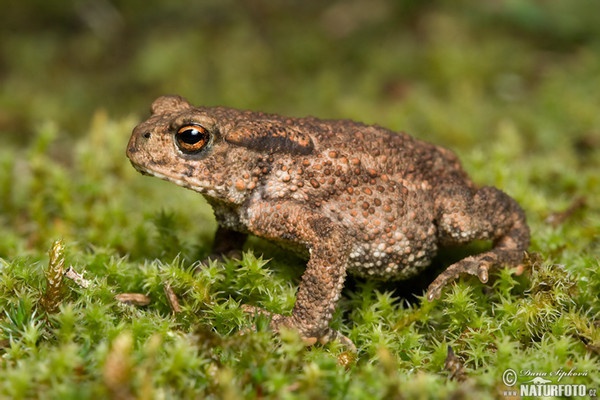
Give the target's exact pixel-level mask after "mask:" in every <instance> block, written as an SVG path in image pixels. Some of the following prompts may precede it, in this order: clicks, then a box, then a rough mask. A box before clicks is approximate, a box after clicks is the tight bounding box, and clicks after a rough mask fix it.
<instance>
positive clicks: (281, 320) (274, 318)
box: [242, 304, 357, 353]
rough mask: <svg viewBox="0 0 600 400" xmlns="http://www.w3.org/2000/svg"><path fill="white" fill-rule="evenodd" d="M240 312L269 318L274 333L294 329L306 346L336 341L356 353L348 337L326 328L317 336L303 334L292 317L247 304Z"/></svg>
mask: <svg viewBox="0 0 600 400" xmlns="http://www.w3.org/2000/svg"><path fill="white" fill-rule="evenodd" d="M242 310H243V311H244V312H246V313H248V314H251V315H254V316H256V315H264V316H267V317H269V318H271V323H270V327H271V329H273V331H275V332H279V329H280V328H282V327H284V328H288V329H294V330H296V331H298V332H299V333H300V337H301V338H302V341H303V342H304V343H305V344H306V345H307V346H312V345H314V344H316V343H317V342H318V343H321V344H326V343H328V342H330V341H334V340H337V341H339V342H340V343H341V344H342V345H344V346H345V347H346V348H348V350H350V351H352V352H353V353H356V351H357V350H356V346H355V345H354V343H353V342H352V340H350V339H349V338H348V337H346V336H344V335H342V334H341V333H340V332H338V331H336V330H333V329H331V328H327V329H326V331H325V332H323V333H322V334H321V335H319V336H315V335H310V334H306V333H305V332H303V331H304V330H303V329H302V326H300V324H298V322H297V321H295V319H294V317H293V316H285V315H281V314H274V313H271V312H269V311H266V310H264V309H262V308H260V307H255V306H250V305H247V304H244V305H242Z"/></svg>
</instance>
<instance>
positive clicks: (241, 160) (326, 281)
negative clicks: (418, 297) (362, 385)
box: [127, 96, 529, 343]
mask: <svg viewBox="0 0 600 400" xmlns="http://www.w3.org/2000/svg"><path fill="white" fill-rule="evenodd" d="M127 156H128V157H129V159H130V160H131V162H132V164H133V165H134V167H135V168H136V169H137V170H139V171H140V172H142V173H144V174H149V175H154V176H156V177H159V178H162V179H165V180H168V181H171V182H174V183H176V184H177V185H180V186H183V187H186V188H189V189H192V190H195V191H197V192H200V193H201V194H203V195H204V197H205V198H206V199H207V201H208V202H209V203H210V204H211V205H212V207H213V209H214V213H215V216H216V218H217V222H218V224H219V229H218V230H217V234H216V238H215V245H216V249H215V250H217V251H219V252H223V251H226V250H229V249H231V248H233V246H239V245H240V242H241V241H242V240H243V239H244V238H245V235H246V234H253V235H256V236H259V237H262V238H265V239H268V240H271V241H273V242H276V243H278V244H280V245H282V246H283V247H286V248H289V249H293V250H295V251H297V252H299V253H300V254H302V255H305V256H306V257H307V258H308V265H307V268H306V271H305V272H304V275H303V276H302V281H301V282H300V286H299V289H298V294H297V299H296V304H295V306H294V309H293V311H292V314H291V315H290V316H282V315H273V318H272V322H271V325H272V326H273V328H275V329H277V328H278V327H280V326H287V327H292V328H295V329H297V330H298V331H299V332H300V334H301V335H302V337H303V338H304V339H305V340H306V341H307V342H308V343H314V342H316V341H321V342H326V341H327V340H329V339H332V338H340V339H342V340H345V341H347V339H345V338H344V337H343V336H341V335H340V334H339V333H337V332H336V331H334V330H332V329H330V328H329V321H330V319H331V317H332V313H333V311H334V309H335V306H336V303H337V301H338V299H339V298H340V293H341V290H342V287H343V285H344V279H345V277H346V272H349V273H351V274H356V275H359V276H364V277H372V278H378V279H385V280H393V279H406V278H408V277H411V276H413V275H415V274H417V273H419V271H421V270H422V269H423V268H425V267H426V266H427V265H429V264H430V262H431V259H432V257H434V255H435V254H436V252H437V250H438V247H440V246H445V245H455V244H462V243H468V242H470V241H473V240H476V239H483V240H491V241H492V243H493V247H492V248H491V250H489V251H486V252H483V253H481V254H478V255H474V256H470V257H467V258H464V259H463V260H461V261H459V262H457V263H455V264H453V265H451V266H450V267H448V268H447V269H446V270H445V271H444V272H442V273H441V274H440V275H439V276H438V277H437V278H436V279H435V280H434V281H433V283H431V285H430V286H429V288H428V291H427V296H428V298H429V299H430V300H431V299H433V298H434V297H438V296H439V294H440V291H441V289H442V288H443V287H444V285H446V284H447V283H448V282H450V281H452V280H454V279H456V278H457V277H458V276H459V275H460V274H472V275H477V276H478V277H479V279H480V280H481V281H482V282H486V281H487V279H488V271H489V270H490V269H491V268H493V267H500V266H502V265H505V266H516V265H518V264H519V263H520V262H521V261H522V258H523V255H524V251H525V250H526V249H527V247H528V245H529V228H528V227H527V224H526V222H525V214H524V213H523V210H522V209H521V208H520V207H519V205H518V204H517V203H516V202H515V201H514V200H513V199H512V198H510V197H509V196H507V195H506V194H505V193H503V192H502V191H500V190H498V189H496V188H494V187H489V186H486V187H481V188H478V187H476V186H475V185H474V184H473V183H472V182H471V180H470V179H469V178H468V176H467V174H466V173H465V172H464V171H463V170H462V168H461V166H460V163H459V161H458V159H457V157H456V156H455V155H454V154H453V153H452V152H450V151H449V150H446V149H444V148H441V147H438V146H435V145H433V144H429V143H426V142H422V141H419V140H417V139H415V138H413V137H411V136H408V135H406V134H403V133H394V132H391V131H389V130H387V129H384V128H381V127H377V126H367V125H364V124H361V123H357V122H353V121H326V120H319V119H316V118H287V117H282V116H279V115H270V114H264V113H258V112H250V111H239V110H235V109H230V108H223V107H215V108H208V107H193V106H192V105H190V104H189V103H188V102H187V101H186V100H184V99H183V98H181V97H178V96H164V97H160V98H158V99H157V100H156V101H154V103H153V104H152V115H151V117H150V118H149V119H148V120H147V121H145V122H143V123H141V124H139V125H138V126H137V127H136V128H135V129H134V131H133V134H132V136H131V139H130V141H129V145H128V147H127ZM236 242H237V243H236ZM249 310H252V311H253V312H260V311H259V310H258V309H256V308H252V307H250V308H249ZM347 342H348V341H347Z"/></svg>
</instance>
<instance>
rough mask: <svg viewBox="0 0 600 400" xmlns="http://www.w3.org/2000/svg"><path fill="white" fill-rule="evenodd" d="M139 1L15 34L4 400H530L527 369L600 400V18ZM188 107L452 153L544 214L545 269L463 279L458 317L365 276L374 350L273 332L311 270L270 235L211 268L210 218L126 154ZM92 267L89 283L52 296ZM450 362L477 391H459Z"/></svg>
mask: <svg viewBox="0 0 600 400" xmlns="http://www.w3.org/2000/svg"><path fill="white" fill-rule="evenodd" d="M123 3H124V4H118V5H114V6H112V5H111V3H108V2H106V3H103V2H97V4H98V5H97V6H93V4H96V3H92V2H90V3H86V4H87V5H82V4H83V3H82V4H78V3H76V2H73V3H68V4H66V3H61V2H58V3H55V2H42V1H31V2H28V3H27V4H25V3H23V4H20V5H13V6H11V7H9V8H8V9H7V10H4V12H3V15H2V17H0V19H1V22H2V24H0V26H1V28H0V29H1V36H2V41H1V42H0V44H1V49H0V50H1V53H0V62H1V64H0V66H1V68H0V71H1V79H2V86H1V88H0V104H1V108H0V131H1V136H0V143H1V146H0V193H1V197H0V376H1V377H2V378H1V379H0V397H2V398H15V399H19V398H61V399H63V398H77V399H81V398H105V397H108V396H112V397H114V398H134V397H137V398H226V399H235V398H317V399H318V398H323V399H325V398H340V399H341V398H346V399H359V398H368V399H371V398H406V399H410V398H450V397H453V398H475V399H484V398H507V397H506V396H505V393H504V392H505V391H506V390H510V389H509V388H507V387H505V386H504V384H503V382H502V376H503V373H504V371H505V370H506V369H508V368H511V369H514V370H515V371H518V372H526V371H530V372H532V373H548V374H550V373H553V372H554V373H555V372H556V371H560V370H563V371H570V370H573V371H575V372H580V373H585V374H587V376H583V377H565V378H563V379H562V381H561V383H568V384H573V383H577V384H583V385H586V387H587V388H588V389H600V372H599V370H598V369H599V352H600V322H599V321H600V319H599V312H600V298H599V294H600V274H599V273H598V271H599V269H600V241H599V234H600V208H599V205H598V204H600V189H599V187H600V56H599V54H600V28H599V25H598V24H597V20H596V18H597V13H596V5H595V4H594V2H591V1H583V0H580V1H572V2H560V1H550V2H543V3H541V2H539V3H538V2H530V1H524V0H521V1H498V2H477V3H469V2H453V1H452V2H451V1H435V2H427V4H424V3H425V2H423V3H421V2H414V1H402V2H392V1H386V0H377V1H362V0H355V1H353V2H339V3H337V4H333V3H332V4H329V5H324V4H321V3H320V2H304V3H302V4H303V5H294V4H292V3H291V2H287V3H281V4H278V5H275V4H273V3H269V2H266V1H243V2H235V1H209V2H198V3H193V4H192V3H190V4H185V5H184V4H183V3H182V4H181V5H178V3H176V2H173V3H170V5H167V4H166V2H165V4H163V3H160V2H158V1H150V2H146V3H144V4H141V3H140V4H138V3H136V2H123ZM57 4H59V5H57ZM165 93H178V94H181V95H184V96H186V97H188V98H189V99H190V101H192V102H193V103H196V104H206V105H212V104H223V105H229V106H234V107H243V108H254V109H261V110H263V111H269V112H279V113H283V114H290V115H297V116H301V115H306V114H312V115H316V116H321V117H328V118H335V117H346V118H353V119H357V120H362V121H365V122H369V123H378V124H380V125H383V126H387V127H390V128H393V129H397V130H405V131H407V132H410V133H412V134H414V135H415V136H418V137H420V138H423V139H426V140H430V141H433V142H436V143H439V144H442V145H445V146H448V147H450V148H452V149H453V150H455V151H456V152H457V153H458V154H459V155H460V157H461V159H462V161H463V164H464V166H465V168H466V169H467V170H468V171H469V172H470V174H471V175H472V177H473V178H474V180H475V181H476V182H480V183H485V184H492V185H495V186H498V187H500V188H502V189H503V190H505V191H506V192H508V193H509V194H511V195H512V196H513V197H515V198H516V199H517V200H518V201H519V202H520V203H521V205H522V206H523V208H524V209H525V210H526V212H527V217H528V220H529V223H530V226H531V230H532V245H531V248H530V257H529V259H528V261H527V262H526V263H525V265H524V267H525V268H524V271H523V273H522V274H519V275H517V273H516V272H515V271H510V270H503V271H499V272H497V273H495V274H493V276H492V279H491V283H490V284H489V285H483V284H481V283H479V282H478V281H477V280H476V279H471V278H465V279H462V280H460V281H458V282H457V283H456V284H453V285H451V286H450V287H448V288H447V289H446V290H445V291H444V292H443V294H442V297H441V299H440V300H437V301H434V302H432V303H429V302H427V301H424V300H423V299H422V297H420V296H421V295H422V293H423V288H424V285H423V284H422V283H421V282H412V283H411V285H409V287H408V288H407V286H406V285H405V286H403V289H397V288H394V286H393V285H381V284H375V283H373V282H364V281H359V280H355V281H351V282H350V283H349V287H348V289H347V290H346V291H345V292H344V296H343V299H342V300H341V302H340V305H339V308H338V311H337V313H336V315H335V317H334V320H333V322H332V324H333V326H334V327H335V328H337V329H339V330H341V331H342V332H343V333H345V334H346V335H347V336H349V337H350V338H351V339H352V340H353V341H354V343H355V344H356V345H357V347H358V350H359V351H358V354H356V355H353V354H351V353H349V352H348V351H347V349H345V348H343V347H342V346H340V345H339V344H337V343H331V344H328V345H326V346H314V347H312V348H305V347H304V346H303V345H302V343H301V342H300V341H299V339H298V337H297V336H296V335H295V334H294V332H282V333H281V335H279V336H273V335H272V334H271V333H270V332H269V330H268V329H266V325H267V323H266V321H264V320H262V319H261V318H259V319H258V320H253V319H252V318H250V317H248V316H247V315H245V314H244V313H243V312H242V310H241V308H240V305H241V304H244V303H248V304H256V305H260V306H262V307H264V308H266V309H268V310H271V311H274V312H284V313H285V312H289V311H290V310H291V307H292V306H293V303H294V296H295V289H296V287H297V284H298V278H299V276H300V274H301V272H302V268H303V261H302V260H299V259H296V258H294V257H291V256H289V255H288V254H286V253H285V252H283V251H281V250H278V249H276V248H274V247H271V246H270V245H268V244H267V243H265V242H263V241H261V240H258V239H252V240H251V241H250V243H248V244H247V245H246V249H247V252H246V253H245V254H244V257H243V259H242V260H229V261H226V262H214V263H210V264H208V265H203V266H202V268H200V272H199V273H197V274H194V272H193V270H194V268H195V267H196V266H197V260H200V259H203V258H204V257H205V256H206V255H207V254H209V252H210V247H211V241H212V232H213V231H214V229H215V223H214V220H213V218H212V216H211V210H210V208H209V207H208V206H207V205H206V203H204V202H203V201H202V199H201V197H200V196H199V195H197V194H195V193H192V192H189V191H185V190H184V189H181V188H178V187H176V186H175V185H172V184H168V183H165V182H162V181H159V180H157V179H148V178H145V177H142V176H141V175H139V174H138V173H137V172H135V171H134V170H133V168H131V166H130V165H129V163H128V161H127V159H126V158H125V155H124V150H125V145H126V143H127V140H128V137H129V133H130V131H131V129H132V127H133V126H135V124H136V123H137V122H138V121H140V120H141V119H142V118H143V117H144V116H145V114H144V111H145V110H146V109H147V107H148V106H149V104H150V102H151V101H152V99H153V98H154V97H156V96H158V95H160V94H165ZM563 211H567V212H563ZM58 239H61V240H62V243H63V245H64V249H62V250H61V249H60V248H59V247H56V246H57V245H56V244H55V245H54V247H53V243H55V241H57V240H58ZM52 248H54V251H53V253H52V257H50V256H49V255H48V252H49V250H50V249H52ZM452 256H454V257H456V255H453V254H449V255H448V257H452ZM447 262H448V261H447V260H446V259H445V257H441V260H440V262H439V263H438V264H439V265H438V266H434V268H433V270H432V271H429V275H427V276H425V277H424V280H429V281H431V280H432V279H433V277H434V274H435V270H436V268H437V270H438V271H439V269H440V268H442V267H443V264H445V263H447ZM69 266H72V268H73V269H74V270H75V271H76V272H78V273H81V274H83V278H84V279H87V280H88V281H89V286H88V287H82V286H81V285H79V284H77V283H76V282H75V281H73V280H71V279H67V278H64V279H62V281H61V279H58V280H56V279H55V280H54V281H52V280H49V278H52V277H54V278H56V277H60V276H61V274H60V272H61V271H62V270H64V269H66V268H67V267H69ZM167 284H168V285H170V287H171V289H172V292H173V293H174V294H175V295H176V296H177V298H178V299H179V303H180V306H181V310H180V312H178V313H173V312H172V308H171V307H170V305H169V302H168V299H167V292H165V289H164V288H165V285H167ZM122 293H141V294H144V295H147V296H148V298H149V300H150V303H149V304H147V305H145V306H140V305H131V304H124V303H122V302H119V301H117V300H116V299H115V295H117V294H122ZM255 325H256V326H257V327H258V328H257V329H256V330H254V329H252V328H253V327H254V326H255ZM448 346H451V348H452V349H453V351H454V352H455V353H456V355H457V357H458V360H459V362H460V363H461V364H462V370H461V371H459V373H458V375H459V376H461V377H462V378H463V379H454V380H451V379H449V376H450V375H451V371H448V370H447V369H445V367H444V363H445V360H446V357H447V353H448V351H447V348H448ZM530 379H531V377H526V376H520V377H519V382H520V383H523V382H525V381H527V380H530ZM550 379H552V380H553V382H556V377H552V378H550Z"/></svg>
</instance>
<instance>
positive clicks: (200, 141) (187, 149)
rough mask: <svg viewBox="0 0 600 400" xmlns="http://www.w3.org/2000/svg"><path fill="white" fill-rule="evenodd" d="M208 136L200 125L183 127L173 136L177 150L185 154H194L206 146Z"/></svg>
mask: <svg viewBox="0 0 600 400" xmlns="http://www.w3.org/2000/svg"><path fill="white" fill-rule="evenodd" d="M208 139H209V134H208V131H207V130H206V128H204V127H203V126H201V125H185V126H182V127H181V128H179V130H178V131H177V133H176V134H175V140H176V141H177V146H179V149H180V150H181V151H183V152H184V153H187V154H195V153H198V152H199V151H200V150H202V149H203V148H204V146H206V144H207V143H208Z"/></svg>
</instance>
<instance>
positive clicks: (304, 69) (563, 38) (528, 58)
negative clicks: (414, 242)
mask: <svg viewBox="0 0 600 400" xmlns="http://www.w3.org/2000/svg"><path fill="white" fill-rule="evenodd" d="M596 14H597V3H596V2H595V1H594V0H577V1H525V0H504V1H502V0H486V1H477V2H470V1H441V0H438V1H426V2H425V1H417V0H404V1H391V0H352V1H338V2H322V1H302V2H300V1H291V0H286V1H266V0H244V1H232V0H205V1H176V2H166V1H157V0H150V1H145V2H140V1H112V2H111V1H107V0H90V1H84V0H80V1H73V0H65V1H60V2H48V1H41V0H28V1H24V2H13V3H12V4H11V5H10V6H7V7H4V10H3V13H2V15H1V16H0V36H1V41H0V44H1V48H0V51H1V53H0V80H1V82H2V84H1V87H0V131H1V132H2V139H3V140H4V139H5V138H6V137H8V138H9V140H11V141H18V142H23V141H27V140H29V139H30V138H31V137H32V136H33V134H34V132H35V131H36V127H37V126H38V125H39V124H40V123H43V122H45V121H47V120H52V121H55V122H56V123H57V124H58V126H59V127H60V131H61V133H64V134H65V135H68V136H74V135H81V134H82V132H84V131H85V130H86V129H87V128H88V127H89V121H90V118H91V115H92V114H93V113H94V112H95V111H96V110H98V109H103V110H106V111H107V112H108V113H109V115H110V116H113V117H115V118H118V117H120V116H123V115H128V114H130V113H134V114H136V115H140V116H143V115H145V114H144V112H146V110H147V108H148V107H149V104H150V102H151V101H152V99H154V98H155V97H157V96H158V95H161V94H166V93H177V94H181V95H183V96H185V97H188V98H189V99H190V100H191V101H192V102H193V103H197V104H203V105H216V104H221V105H228V106H232V107H242V108H253V109H261V110H264V111H270V112H279V113H287V114H292V115H298V116H300V115H306V114H312V115H316V116H322V117H332V118H333V117H351V118H356V119H360V120H363V121H366V122H378V123H380V124H384V123H385V124H386V125H388V126H390V127H392V128H394V129H407V130H410V131H411V132H413V133H416V134H418V135H420V136H424V137H427V136H428V135H432V136H434V137H436V136H440V137H441V139H442V141H447V142H458V143H463V142H464V143H465V144H471V143H473V142H477V141H481V140H485V139H486V138H487V137H488V133H489V132H490V131H491V130H492V128H493V126H494V124H496V123H497V121H498V119H500V118H511V119H514V120H515V121H516V122H517V123H518V124H519V130H520V132H519V134H520V135H522V136H523V137H524V138H526V139H527V141H526V142H527V143H529V144H530V145H531V146H534V147H536V146H538V145H555V144H556V140H561V138H564V137H565V136H571V135H576V136H578V137H579V136H582V135H584V134H591V133H597V132H593V131H594V130H595V129H597V127H598V114H600V113H598V112H597V111H598V110H597V105H598V103H595V104H590V103H588V102H587V101H588V100H589V99H590V97H592V98H594V99H595V100H598V97H597V92H598V87H599V85H600V74H599V73H598V72H599V71H600V66H599V64H600V63H599V61H598V52H599V49H600V24H598V22H597V15H596ZM578 97H579V98H581V99H582V100H583V99H585V100H586V101H582V102H581V103H580V102H578V101H577V98H578ZM565 98H566V99H568V100H567V101H565ZM482 99H483V100H482ZM481 101H484V102H485V105H483V107H484V108H483V109H482V110H479V109H478V108H479V107H482V105H481V104H480V103H481ZM540 113H543V114H544V126H540V125H539V124H538V119H537V118H536V114H540ZM431 115H435V118H432V117H431ZM465 118H467V119H469V123H468V124H467V125H466V128H465V126H461V123H460V122H459V123H454V121H455V120H459V121H460V120H462V119H465ZM459 128H460V132H458V130H459ZM540 129H543V130H547V132H543V134H542V133H540V132H535V131H537V130H540ZM546 141H548V142H547V143H545V142H546ZM540 142H541V143H540Z"/></svg>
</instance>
